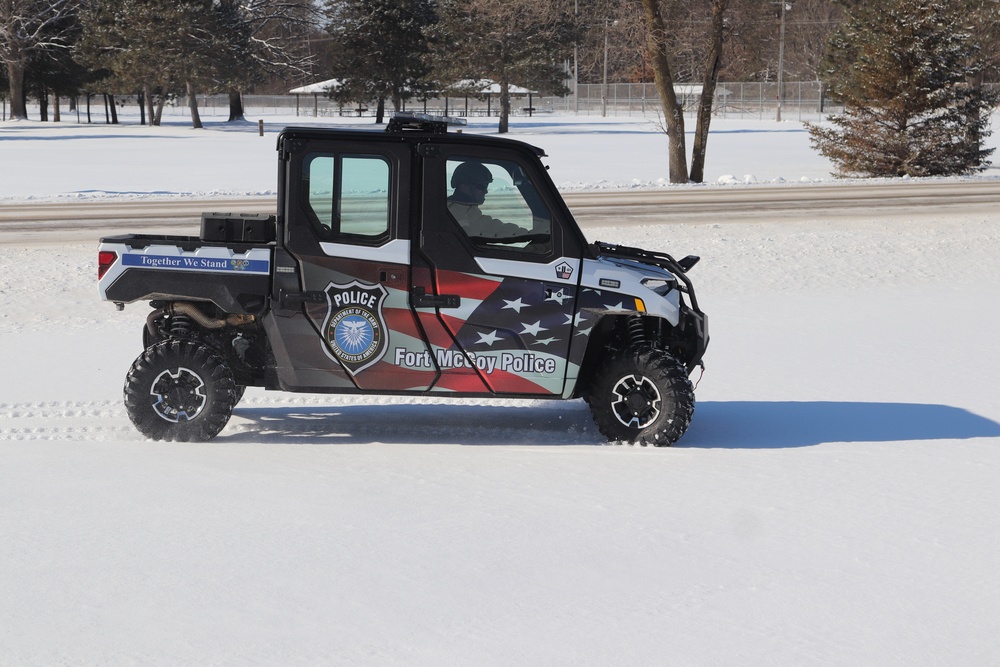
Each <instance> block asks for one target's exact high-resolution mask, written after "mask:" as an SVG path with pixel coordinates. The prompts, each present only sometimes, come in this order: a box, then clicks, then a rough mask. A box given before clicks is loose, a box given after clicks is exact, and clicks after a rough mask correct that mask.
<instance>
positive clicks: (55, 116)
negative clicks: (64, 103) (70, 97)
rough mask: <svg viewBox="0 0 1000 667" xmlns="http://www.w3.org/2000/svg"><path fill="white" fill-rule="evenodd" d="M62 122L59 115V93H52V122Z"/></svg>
mask: <svg viewBox="0 0 1000 667" xmlns="http://www.w3.org/2000/svg"><path fill="white" fill-rule="evenodd" d="M60 121H62V116H60V115H59V93H53V95H52V122H53V123H58V122H60Z"/></svg>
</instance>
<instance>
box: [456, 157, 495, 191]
mask: <svg viewBox="0 0 1000 667" xmlns="http://www.w3.org/2000/svg"><path fill="white" fill-rule="evenodd" d="M492 182H493V174H491V173H490V170H489V169H487V168H486V167H485V166H484V165H483V164H482V163H481V162H463V163H462V164H460V165H458V166H457V167H455V171H454V173H453V174H452V175H451V187H453V188H457V187H458V186H459V185H461V184H463V183H464V184H466V185H488V184H490V183H492Z"/></svg>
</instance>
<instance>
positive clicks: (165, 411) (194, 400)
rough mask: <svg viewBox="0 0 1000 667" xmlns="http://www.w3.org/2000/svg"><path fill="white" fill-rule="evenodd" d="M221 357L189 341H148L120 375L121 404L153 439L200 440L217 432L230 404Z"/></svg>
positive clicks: (229, 377) (229, 378)
mask: <svg viewBox="0 0 1000 667" xmlns="http://www.w3.org/2000/svg"><path fill="white" fill-rule="evenodd" d="M236 391H237V390H236V383H235V381H234V380H233V372H232V371H231V370H230V368H229V366H228V365H227V364H226V362H225V361H224V360H223V359H222V358H221V357H220V356H219V355H217V354H216V353H215V352H214V351H213V350H212V349H211V348H210V347H208V346H207V345H203V344H200V343H196V342H194V341H183V340H166V341H163V342H161V343H156V344H155V345H153V346H151V347H149V348H148V349H147V350H146V351H145V352H143V353H142V354H141V355H139V358H138V359H136V360H135V362H134V363H133V364H132V368H130V369H129V372H128V375H127V376H126V378H125V410H126V411H127V412H128V416H129V419H131V420H132V423H133V424H134V425H135V427H136V428H137V429H138V430H139V432H140V433H142V434H143V435H145V436H146V437H148V438H152V439H154V440H179V441H183V442H204V441H206V440H211V439H212V438H214V437H215V436H216V435H218V434H219V431H221V430H222V429H223V428H225V426H226V424H227V423H228V422H229V418H230V416H232V414H233V407H234V405H235V404H236Z"/></svg>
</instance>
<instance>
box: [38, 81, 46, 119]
mask: <svg viewBox="0 0 1000 667" xmlns="http://www.w3.org/2000/svg"><path fill="white" fill-rule="evenodd" d="M38 120H40V121H41V122H43V123H47V122H49V93H48V92H47V91H46V90H45V88H40V89H39V90H38Z"/></svg>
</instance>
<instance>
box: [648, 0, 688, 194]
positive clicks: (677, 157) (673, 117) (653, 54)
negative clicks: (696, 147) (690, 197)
mask: <svg viewBox="0 0 1000 667" xmlns="http://www.w3.org/2000/svg"><path fill="white" fill-rule="evenodd" d="M642 8H643V11H644V12H645V16H646V27H647V30H648V32H647V36H646V49H647V51H648V52H649V60H650V61H651V62H652V65H653V76H654V81H655V82H656V90H657V92H658V93H659V95H660V104H662V105H663V117H664V119H665V123H666V126H667V139H668V149H667V150H668V156H669V157H668V160H669V169H670V182H671V183H687V182H688V171H687V150H686V148H685V145H684V109H683V108H682V107H681V104H680V102H679V101H678V99H677V92H676V91H675V90H674V75H673V71H672V70H671V68H670V53H669V52H668V50H667V34H668V33H667V28H666V23H665V22H664V20H663V14H662V12H661V10H660V2H659V0H642Z"/></svg>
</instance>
